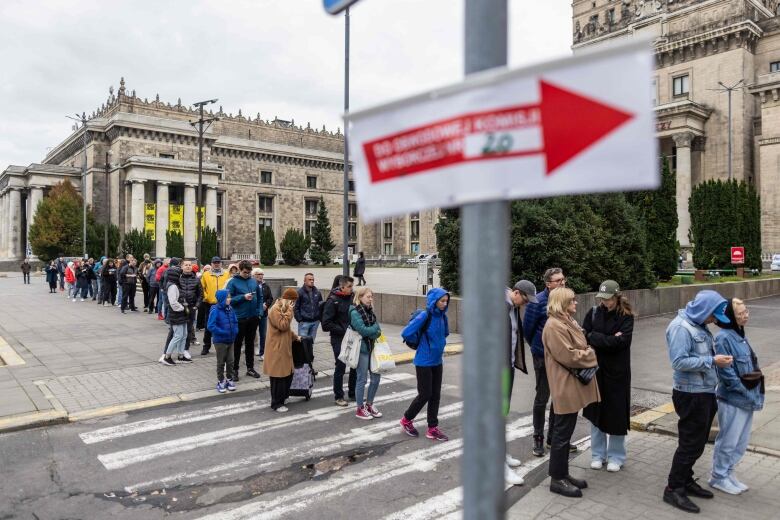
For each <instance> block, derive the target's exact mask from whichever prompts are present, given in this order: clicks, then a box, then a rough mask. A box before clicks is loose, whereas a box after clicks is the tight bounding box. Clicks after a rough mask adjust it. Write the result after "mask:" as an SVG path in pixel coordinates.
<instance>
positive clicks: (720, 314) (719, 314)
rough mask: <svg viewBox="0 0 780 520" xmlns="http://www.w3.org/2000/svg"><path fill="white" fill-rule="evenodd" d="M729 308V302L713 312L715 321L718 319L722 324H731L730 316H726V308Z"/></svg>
mask: <svg viewBox="0 0 780 520" xmlns="http://www.w3.org/2000/svg"><path fill="white" fill-rule="evenodd" d="M727 306H728V302H723V303H721V304H720V305H718V307H717V308H716V309H715V310H714V311H713V313H712V315H713V316H715V319H717V320H718V321H719V322H721V323H731V320H730V319H729V317H728V316H726V307H727Z"/></svg>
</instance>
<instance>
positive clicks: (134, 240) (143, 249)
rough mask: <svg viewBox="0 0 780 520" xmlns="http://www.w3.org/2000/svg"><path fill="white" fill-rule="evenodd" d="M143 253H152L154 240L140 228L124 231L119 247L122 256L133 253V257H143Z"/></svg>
mask: <svg viewBox="0 0 780 520" xmlns="http://www.w3.org/2000/svg"><path fill="white" fill-rule="evenodd" d="M144 253H149V254H153V253H154V242H152V239H151V238H149V235H147V234H146V233H145V232H144V231H143V230H141V229H131V230H130V231H128V232H127V233H125V237H124V239H123V240H122V247H121V254H122V257H127V255H133V256H134V257H135V258H143V256H144Z"/></svg>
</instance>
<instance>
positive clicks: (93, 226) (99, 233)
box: [87, 215, 120, 260]
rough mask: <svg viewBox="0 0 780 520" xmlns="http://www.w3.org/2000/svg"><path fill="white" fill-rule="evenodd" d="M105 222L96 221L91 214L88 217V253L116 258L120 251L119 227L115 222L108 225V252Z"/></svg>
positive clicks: (94, 256) (93, 255)
mask: <svg viewBox="0 0 780 520" xmlns="http://www.w3.org/2000/svg"><path fill="white" fill-rule="evenodd" d="M105 229H106V226H105V224H103V223H101V222H95V221H94V218H91V215H90V216H88V218H87V254H88V255H89V256H90V257H91V258H94V259H95V260H97V259H99V258H100V257H101V256H106V255H107V256H108V257H109V258H116V256H117V252H118V251H119V242H120V239H119V228H118V227H116V226H115V225H114V224H110V225H109V226H108V253H106V251H105Z"/></svg>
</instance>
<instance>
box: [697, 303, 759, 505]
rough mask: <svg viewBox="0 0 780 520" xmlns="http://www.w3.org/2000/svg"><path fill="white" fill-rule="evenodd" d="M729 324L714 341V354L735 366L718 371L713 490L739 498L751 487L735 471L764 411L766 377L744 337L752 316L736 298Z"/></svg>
mask: <svg viewBox="0 0 780 520" xmlns="http://www.w3.org/2000/svg"><path fill="white" fill-rule="evenodd" d="M725 314H726V316H727V317H728V318H729V323H721V322H718V323H717V325H718V326H719V327H721V328H722V329H723V330H721V331H720V332H719V333H718V336H717V338H715V352H716V353H718V354H724V355H727V356H732V357H733V359H734V363H733V364H732V365H731V366H727V367H722V368H721V367H718V390H717V393H716V395H717V398H718V424H719V426H720V430H719V431H718V437H717V438H716V439H715V452H714V454H713V458H712V478H711V479H710V486H712V487H714V488H715V489H719V490H721V491H723V492H725V493H729V494H732V495H738V494H740V493H742V492H743V491H747V490H748V486H746V485H745V484H743V483H742V482H740V481H739V480H738V479H737V477H735V476H734V467H735V466H736V465H737V464H738V463H739V461H740V460H742V456H743V455H744V454H745V450H746V449H747V445H748V441H749V440H750V427H751V425H752V424H753V412H754V411H756V410H761V409H762V408H763V407H764V385H763V376H762V375H761V371H760V370H759V367H758V358H757V357H756V355H755V353H754V352H753V349H752V348H751V346H750V343H749V342H748V339H747V337H746V336H745V325H747V322H748V318H749V316H750V315H749V313H748V310H747V307H746V306H745V303H744V302H743V301H742V300H739V299H737V298H734V299H733V300H731V301H730V302H729V304H728V306H727V307H726V312H725Z"/></svg>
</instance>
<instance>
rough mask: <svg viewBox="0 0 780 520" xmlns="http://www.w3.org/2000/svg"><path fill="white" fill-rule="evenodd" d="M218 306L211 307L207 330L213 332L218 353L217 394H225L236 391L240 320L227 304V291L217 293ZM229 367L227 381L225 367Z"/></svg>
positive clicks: (222, 290)
mask: <svg viewBox="0 0 780 520" xmlns="http://www.w3.org/2000/svg"><path fill="white" fill-rule="evenodd" d="M216 297H217V304H216V305H213V306H212V307H211V310H210V311H209V319H208V322H207V324H206V328H207V329H208V330H209V332H211V339H212V341H213V342H214V343H213V345H214V349H215V350H216V352H217V392H219V393H221V394H224V393H225V392H226V391H228V390H230V391H231V392H232V391H234V390H235V389H236V385H235V384H234V383H233V379H234V378H235V376H236V373H235V370H234V369H233V342H234V341H235V340H236V335H238V318H236V313H235V312H233V309H232V308H231V307H230V305H229V304H228V302H227V299H228V292H227V291H226V290H225V289H220V290H218V291H217V294H216ZM226 366H227V379H225V367H226Z"/></svg>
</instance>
